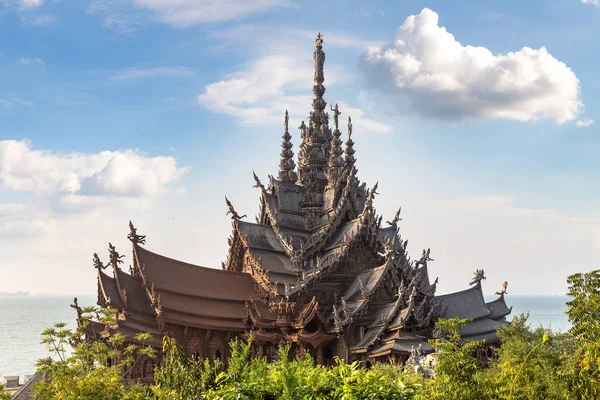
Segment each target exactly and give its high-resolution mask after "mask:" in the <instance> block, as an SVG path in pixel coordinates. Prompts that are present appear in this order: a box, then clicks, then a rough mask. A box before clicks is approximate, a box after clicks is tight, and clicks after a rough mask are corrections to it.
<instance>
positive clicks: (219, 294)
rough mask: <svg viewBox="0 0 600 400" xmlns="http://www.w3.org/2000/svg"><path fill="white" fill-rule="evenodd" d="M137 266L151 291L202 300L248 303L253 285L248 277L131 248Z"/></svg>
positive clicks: (138, 248)
mask: <svg viewBox="0 0 600 400" xmlns="http://www.w3.org/2000/svg"><path fill="white" fill-rule="evenodd" d="M134 252H135V255H136V259H137V262H138V263H139V266H140V267H141V269H142V270H143V271H144V272H145V274H146V278H147V279H148V282H149V283H150V282H152V283H154V286H155V289H159V290H160V291H166V292H171V293H175V294H180V295H187V296H196V297H202V298H205V299H216V300H231V301H240V302H244V301H250V299H251V298H252V296H253V295H254V283H253V280H252V277H251V276H250V275H249V274H246V273H243V272H233V271H223V270H220V269H215V268H206V267H200V266H197V265H193V264H188V263H185V262H182V261H177V260H174V259H172V258H168V257H164V256H161V255H159V254H156V253H152V252H150V251H148V250H146V249H144V248H143V247H140V246H139V245H137V244H136V245H134Z"/></svg>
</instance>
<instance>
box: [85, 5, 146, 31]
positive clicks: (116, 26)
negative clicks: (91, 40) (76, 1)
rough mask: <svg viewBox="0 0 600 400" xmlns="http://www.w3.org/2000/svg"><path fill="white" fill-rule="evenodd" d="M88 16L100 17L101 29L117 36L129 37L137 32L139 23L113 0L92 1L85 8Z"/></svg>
mask: <svg viewBox="0 0 600 400" xmlns="http://www.w3.org/2000/svg"><path fill="white" fill-rule="evenodd" d="M87 13H88V14H98V15H100V16H101V17H102V25H101V26H102V27H103V28H106V29H110V30H111V31H113V32H114V33H115V34H116V35H118V36H131V35H133V33H134V32H135V31H136V30H137V27H138V25H139V22H138V21H137V19H136V17H135V16H132V15H131V14H130V13H129V12H128V10H126V9H125V8H124V7H123V3H122V2H119V1H113V0H93V1H92V2H91V3H90V5H89V6H88V8H87Z"/></svg>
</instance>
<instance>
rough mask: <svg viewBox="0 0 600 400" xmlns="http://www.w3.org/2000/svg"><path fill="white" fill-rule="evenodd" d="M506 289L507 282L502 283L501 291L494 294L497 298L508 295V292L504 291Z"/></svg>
mask: <svg viewBox="0 0 600 400" xmlns="http://www.w3.org/2000/svg"><path fill="white" fill-rule="evenodd" d="M507 288H508V281H504V283H503V284H502V289H501V290H500V291H499V292H496V293H494V294H496V295H498V296H504V295H505V294H508V292H507V291H506V289H507Z"/></svg>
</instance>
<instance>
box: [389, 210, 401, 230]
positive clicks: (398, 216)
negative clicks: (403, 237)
mask: <svg viewBox="0 0 600 400" xmlns="http://www.w3.org/2000/svg"><path fill="white" fill-rule="evenodd" d="M401 211H402V207H400V208H399V209H398V211H397V212H396V215H394V219H392V220H391V221H386V223H387V224H388V225H390V226H398V221H402V218H400V212H401Z"/></svg>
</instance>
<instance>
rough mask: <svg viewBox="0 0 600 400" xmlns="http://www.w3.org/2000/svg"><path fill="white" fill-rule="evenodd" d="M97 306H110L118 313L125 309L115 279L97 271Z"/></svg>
mask: <svg viewBox="0 0 600 400" xmlns="http://www.w3.org/2000/svg"><path fill="white" fill-rule="evenodd" d="M98 305H99V306H101V307H106V306H109V305H110V306H111V307H112V308H115V309H117V310H119V311H123V310H124V309H125V305H124V304H123V302H122V301H121V295H120V294H119V289H117V283H116V282H115V278H113V277H111V276H108V275H107V274H105V273H104V272H102V271H98Z"/></svg>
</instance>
